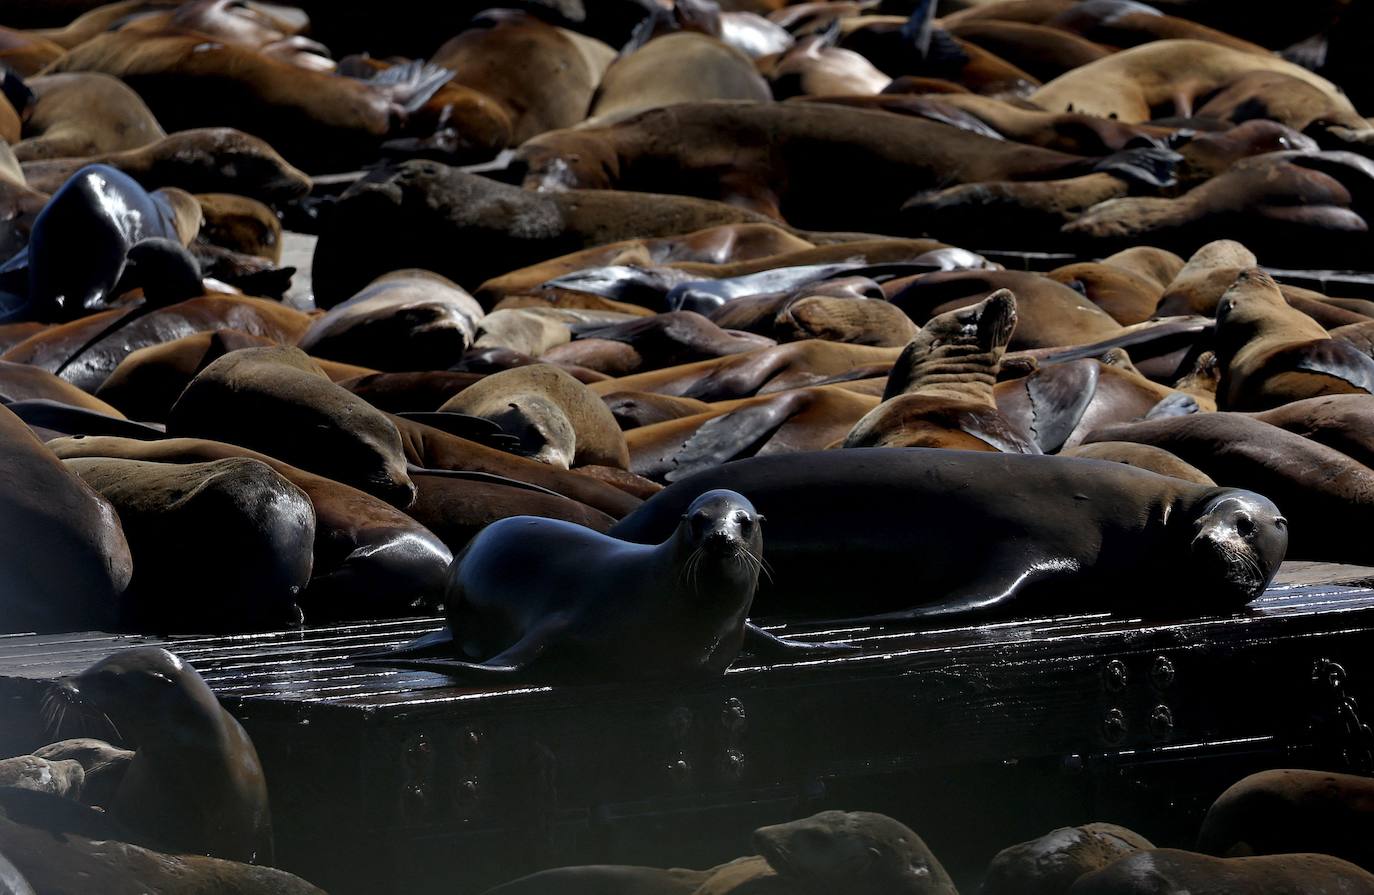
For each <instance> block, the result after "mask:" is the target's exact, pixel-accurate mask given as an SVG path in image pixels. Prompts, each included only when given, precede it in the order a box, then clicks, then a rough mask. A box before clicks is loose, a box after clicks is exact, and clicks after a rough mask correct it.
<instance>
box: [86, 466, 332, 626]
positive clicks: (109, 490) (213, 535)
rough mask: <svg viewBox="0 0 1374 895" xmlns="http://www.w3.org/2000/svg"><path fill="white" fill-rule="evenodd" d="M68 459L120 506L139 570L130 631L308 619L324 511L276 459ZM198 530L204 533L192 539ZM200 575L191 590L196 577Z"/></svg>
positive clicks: (125, 610) (129, 595) (125, 611)
mask: <svg viewBox="0 0 1374 895" xmlns="http://www.w3.org/2000/svg"><path fill="white" fill-rule="evenodd" d="M64 462H65V463H66V465H67V468H68V469H70V470H72V471H73V472H74V473H76V474H77V475H79V476H81V478H82V480H83V481H85V482H86V484H88V485H90V486H91V487H92V488H94V489H95V490H96V491H97V492H99V493H100V495H101V496H102V497H104V498H105V499H106V500H108V501H110V503H111V504H113V506H114V508H115V511H116V512H117V513H118V514H119V519H120V523H121V526H122V527H123V529H124V533H125V536H126V537H127V538H128V540H129V549H130V551H131V552H132V554H133V558H134V576H133V580H131V581H130V582H129V587H128V589H127V590H126V591H125V592H124V595H123V596H122V597H121V598H120V612H119V626H120V628H121V629H123V630H128V631H138V632H145V633H166V632H176V633H199V634H208V633H234V632H240V631H260V630H271V629H276V628H282V627H285V626H287V625H291V624H294V623H295V622H296V621H297V620H298V619H299V618H300V609H299V608H298V606H297V603H296V601H297V598H298V596H299V594H300V593H301V591H303V590H304V589H305V586H306V583H307V582H308V581H309V580H310V569H311V563H312V559H313V554H312V552H311V551H312V544H313V542H314V539H315V511H314V509H313V507H312V505H311V503H310V500H309V498H308V497H307V496H306V495H305V493H304V492H303V491H301V490H300V489H299V488H297V487H296V486H295V485H293V484H291V483H290V482H288V481H287V480H286V479H284V478H282V477H281V476H280V475H278V474H277V473H276V472H275V471H273V470H272V469H271V468H270V467H268V466H267V465H266V464H264V463H261V462H259V461H257V460H250V459H247V458H234V459H226V460H217V461H213V462H210V463H190V464H171V463H151V462H148V461H143V460H121V459H115V458H108V457H93V458H84V459H70V460H66V461H64ZM188 531H191V532H195V533H196V536H195V537H193V538H185V537H184V534H185V533H186V532H188ZM178 543H179V544H180V546H178V547H176V548H175V549H169V547H170V546H171V545H173V544H178ZM207 570H212V574H209V575H205V574H204V573H205V572H206V571H207ZM197 579H200V582H199V584H198V585H197V587H196V588H195V592H194V593H193V594H190V593H188V592H187V589H186V583H187V582H188V581H191V580H197Z"/></svg>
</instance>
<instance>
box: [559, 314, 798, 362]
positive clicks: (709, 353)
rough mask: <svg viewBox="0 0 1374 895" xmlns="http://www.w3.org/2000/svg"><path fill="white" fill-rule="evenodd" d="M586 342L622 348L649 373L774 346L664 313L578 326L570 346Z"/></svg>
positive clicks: (698, 318) (705, 321)
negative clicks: (604, 323) (626, 348)
mask: <svg viewBox="0 0 1374 895" xmlns="http://www.w3.org/2000/svg"><path fill="white" fill-rule="evenodd" d="M587 339H598V340H603V341H612V342H618V343H622V344H625V345H626V346H628V347H629V348H631V349H632V350H633V351H634V354H635V356H636V357H637V358H638V359H639V364H638V365H637V366H642V367H644V368H647V369H650V370H654V369H659V368H661V367H671V366H674V365H676V364H686V363H692V362H694V361H699V360H708V359H710V358H713V357H726V356H728V355H731V354H743V353H744V352H746V351H755V350H757V349H759V348H770V347H772V346H773V345H774V344H776V343H775V342H774V340H772V339H769V338H767V337H765V336H756V335H753V334H751V333H743V332H737V331H735V330H732V329H731V330H727V329H722V328H721V327H720V326H717V325H716V324H715V323H714V322H712V321H711V320H710V319H708V318H706V317H704V316H702V315H701V314H698V313H696V312H695V311H667V312H664V313H660V314H655V315H653V316H651V317H641V318H639V319H638V320H630V321H626V322H624V323H612V324H609V325H606V326H595V325H586V326H579V327H578V328H577V341H575V342H573V345H574V346H575V345H577V344H579V343H580V342H582V341H584V340H587ZM627 372H636V371H635V370H631V371H627Z"/></svg>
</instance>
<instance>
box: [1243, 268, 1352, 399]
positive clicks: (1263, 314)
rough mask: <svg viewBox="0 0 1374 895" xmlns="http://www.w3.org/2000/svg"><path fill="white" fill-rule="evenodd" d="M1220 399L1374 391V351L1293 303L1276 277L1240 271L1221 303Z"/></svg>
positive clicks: (1263, 273) (1254, 271)
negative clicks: (1336, 334)
mask: <svg viewBox="0 0 1374 895" xmlns="http://www.w3.org/2000/svg"><path fill="white" fill-rule="evenodd" d="M1216 354H1217V361H1218V364H1219V365H1220V369H1221V382H1220V383H1219V386H1218V389H1217V403H1218V406H1220V407H1221V408H1222V409H1224V410H1267V409H1269V408H1272V407H1278V406H1281V405H1283V404H1287V403H1288V402H1290V401H1300V400H1302V399H1304V398H1315V397H1320V396H1322V395H1333V394H1369V393H1371V392H1374V359H1371V358H1370V357H1369V355H1367V354H1365V353H1364V352H1362V351H1360V350H1359V349H1358V348H1356V347H1355V346H1354V345H1351V344H1350V343H1348V342H1344V341H1342V340H1340V339H1333V338H1331V337H1330V335H1328V334H1327V332H1326V330H1325V329H1323V328H1322V326H1321V324H1319V323H1317V322H1316V321H1315V320H1313V319H1312V318H1311V317H1309V316H1307V315H1306V314H1304V313H1302V312H1301V311H1299V310H1297V309H1296V308H1292V307H1289V305H1288V303H1287V302H1285V301H1284V298H1283V293H1282V292H1281V291H1280V290H1279V286H1278V284H1277V283H1275V282H1274V280H1273V278H1272V277H1270V276H1269V275H1268V274H1267V273H1265V272H1264V271H1262V270H1260V269H1259V268H1257V267H1256V268H1250V269H1249V270H1246V271H1242V272H1241V274H1240V276H1239V277H1238V278H1237V279H1236V281H1235V283H1234V284H1233V285H1232V286H1231V288H1230V289H1228V290H1227V291H1226V293H1225V294H1224V295H1223V296H1222V298H1221V301H1220V303H1219V304H1218V305H1217V327H1216Z"/></svg>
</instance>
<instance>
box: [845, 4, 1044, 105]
mask: <svg viewBox="0 0 1374 895" xmlns="http://www.w3.org/2000/svg"><path fill="white" fill-rule="evenodd" d="M908 23H909V18H907V17H904V16H858V17H855V18H852V19H844V20H841V22H840V45H841V46H843V47H846V48H848V49H851V50H854V51H856V52H859V53H862V54H863V55H864V56H865V57H867V58H868V59H869V60H871V61H872V62H873V64H874V65H876V66H877V67H878V68H879V69H880V70H882V71H884V72H886V73H887V74H889V75H893V76H897V75H906V74H918V75H923V76H926V77H936V78H942V79H945V80H949V81H953V82H954V83H956V84H961V85H963V86H964V87H967V88H968V89H969V90H971V91H973V92H974V93H982V94H988V95H995V94H1013V95H1023V94H1025V93H1028V92H1030V91H1031V90H1033V89H1034V88H1036V87H1038V86H1040V82H1039V81H1038V80H1036V79H1035V77H1034V76H1032V75H1031V74H1030V73H1029V72H1026V71H1023V70H1022V69H1020V68H1017V67H1016V66H1015V65H1013V64H1011V63H1010V62H1008V61H1007V60H1005V59H1003V58H1001V57H1000V56H997V55H996V54H994V53H990V52H988V51H987V50H984V49H983V48H982V47H980V46H978V45H977V44H974V43H970V42H969V41H966V40H961V39H960V38H958V37H955V36H953V35H951V34H949V33H947V32H946V33H937V34H935V35H933V40H932V41H931V44H932V47H931V51H930V52H927V53H925V54H923V55H914V54H913V52H912V50H913V47H912V44H911V40H910V38H908V37H907V26H908ZM913 56H914V58H913ZM913 63H915V65H914V66H913ZM913 68H915V71H913V70H912V69H913Z"/></svg>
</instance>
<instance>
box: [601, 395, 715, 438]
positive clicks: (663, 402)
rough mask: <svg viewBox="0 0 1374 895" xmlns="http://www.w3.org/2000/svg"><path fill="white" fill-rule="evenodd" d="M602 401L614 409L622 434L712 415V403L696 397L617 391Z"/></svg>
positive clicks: (612, 410)
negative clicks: (684, 419)
mask: <svg viewBox="0 0 1374 895" xmlns="http://www.w3.org/2000/svg"><path fill="white" fill-rule="evenodd" d="M601 400H603V401H605V402H606V406H607V407H609V408H611V414H612V415H613V416H614V417H615V421H616V422H617V423H619V424H620V428H621V431H629V430H630V429H637V428H639V427H640V426H650V425H653V424H654V423H661V422H665V421H667V420H676V419H682V418H683V417H687V416H695V415H696V414H698V413H708V412H710V410H711V405H710V404H708V403H707V402H705V401H698V400H697V399H696V398H673V397H670V396H668V395H657V394H654V393H652V392H636V391H616V392H611V393H610V394H603V395H602V396H601Z"/></svg>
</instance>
